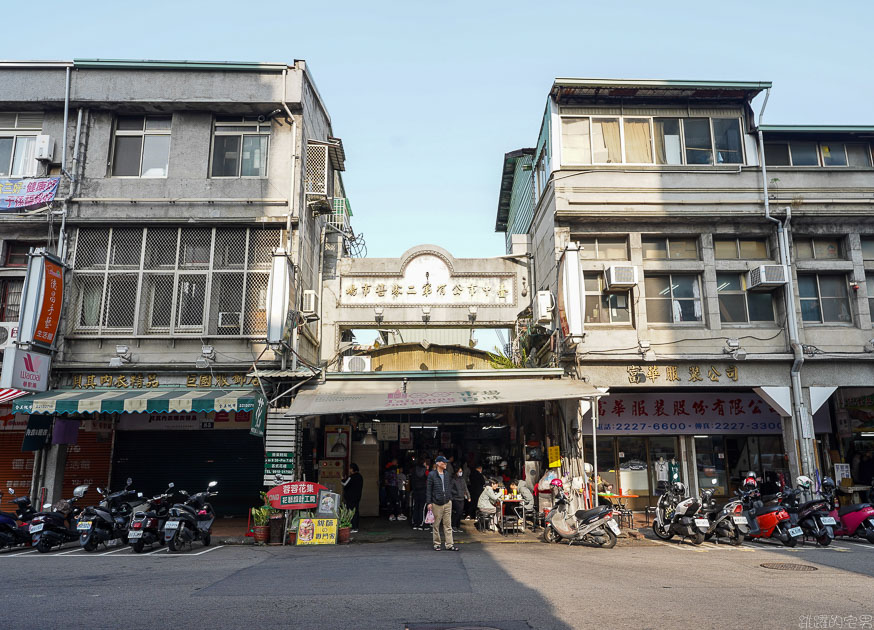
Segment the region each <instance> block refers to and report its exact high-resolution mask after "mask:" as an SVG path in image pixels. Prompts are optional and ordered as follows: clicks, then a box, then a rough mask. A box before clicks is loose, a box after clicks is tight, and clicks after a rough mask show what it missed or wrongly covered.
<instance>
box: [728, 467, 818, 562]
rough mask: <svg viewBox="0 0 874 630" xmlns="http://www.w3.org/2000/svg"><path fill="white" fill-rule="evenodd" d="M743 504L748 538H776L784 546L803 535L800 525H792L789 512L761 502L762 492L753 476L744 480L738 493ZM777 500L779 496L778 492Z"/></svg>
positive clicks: (795, 543)
mask: <svg viewBox="0 0 874 630" xmlns="http://www.w3.org/2000/svg"><path fill="white" fill-rule="evenodd" d="M738 494H739V495H740V498H741V501H742V503H743V506H744V515H746V516H747V520H748V521H749V527H750V533H749V534H747V537H748V538H776V539H777V540H779V541H780V542H781V543H783V544H784V545H785V546H786V547H794V546H795V545H797V544H798V540H799V539H800V538H801V537H802V536H803V535H804V532H803V531H802V529H801V528H800V527H793V526H792V521H791V517H790V516H789V512H787V511H786V508H784V507H783V506H782V505H779V504H778V505H768V506H766V505H765V504H764V503H763V502H762V494H761V493H760V492H759V485H758V483H757V482H756V480H755V478H753V477H747V479H746V480H744V485H743V491H741V492H739V493H738ZM775 498H776V499H777V500H779V499H780V498H781V495H780V494H778V495H777V496H776V497H775Z"/></svg>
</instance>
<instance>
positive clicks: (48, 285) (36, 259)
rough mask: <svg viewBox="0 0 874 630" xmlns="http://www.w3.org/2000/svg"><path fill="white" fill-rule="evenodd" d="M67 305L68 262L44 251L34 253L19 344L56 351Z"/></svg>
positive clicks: (30, 259)
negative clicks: (59, 328)
mask: <svg viewBox="0 0 874 630" xmlns="http://www.w3.org/2000/svg"><path fill="white" fill-rule="evenodd" d="M63 304H64V263H63V262H61V259H60V258H57V257H55V256H53V255H52V254H49V253H47V252H46V251H45V250H44V249H35V250H31V254H30V255H29V256H28V259H27V275H26V276H25V278H24V288H23V290H22V293H21V313H20V315H19V327H18V344H19V345H23V346H27V347H30V346H35V347H41V348H43V349H44V350H52V349H54V347H55V342H56V341H57V332H58V325H59V324H60V321H61V310H62V307H63Z"/></svg>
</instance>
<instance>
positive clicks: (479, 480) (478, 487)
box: [468, 464, 486, 517]
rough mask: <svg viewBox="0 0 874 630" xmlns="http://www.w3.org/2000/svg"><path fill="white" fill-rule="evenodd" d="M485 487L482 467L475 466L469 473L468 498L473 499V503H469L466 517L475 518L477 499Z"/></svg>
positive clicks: (480, 465) (479, 465)
mask: <svg viewBox="0 0 874 630" xmlns="http://www.w3.org/2000/svg"><path fill="white" fill-rule="evenodd" d="M485 487H486V477H485V475H483V465H482V464H477V465H476V468H474V469H473V471H472V472H471V473H470V496H471V497H472V498H473V501H471V502H470V513H469V514H468V516H470V517H475V516H476V502H477V501H479V497H480V495H481V494H482V493H483V488H485Z"/></svg>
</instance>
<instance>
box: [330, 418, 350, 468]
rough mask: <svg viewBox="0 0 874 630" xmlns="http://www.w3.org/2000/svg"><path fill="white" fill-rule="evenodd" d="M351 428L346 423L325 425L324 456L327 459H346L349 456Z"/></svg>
mask: <svg viewBox="0 0 874 630" xmlns="http://www.w3.org/2000/svg"><path fill="white" fill-rule="evenodd" d="M350 432H351V429H350V427H349V426H347V425H340V424H337V425H331V426H327V427H325V457H326V458H327V459H343V460H345V459H347V458H348V457H349V443H350V439H349V438H350Z"/></svg>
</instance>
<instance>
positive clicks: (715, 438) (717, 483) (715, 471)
mask: <svg viewBox="0 0 874 630" xmlns="http://www.w3.org/2000/svg"><path fill="white" fill-rule="evenodd" d="M695 467H696V468H697V472H698V488H699V489H701V490H705V489H712V490H713V491H714V494H715V495H716V496H726V495H727V494H728V486H727V484H726V480H725V445H724V443H723V438H722V436H721V435H696V436H695Z"/></svg>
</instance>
